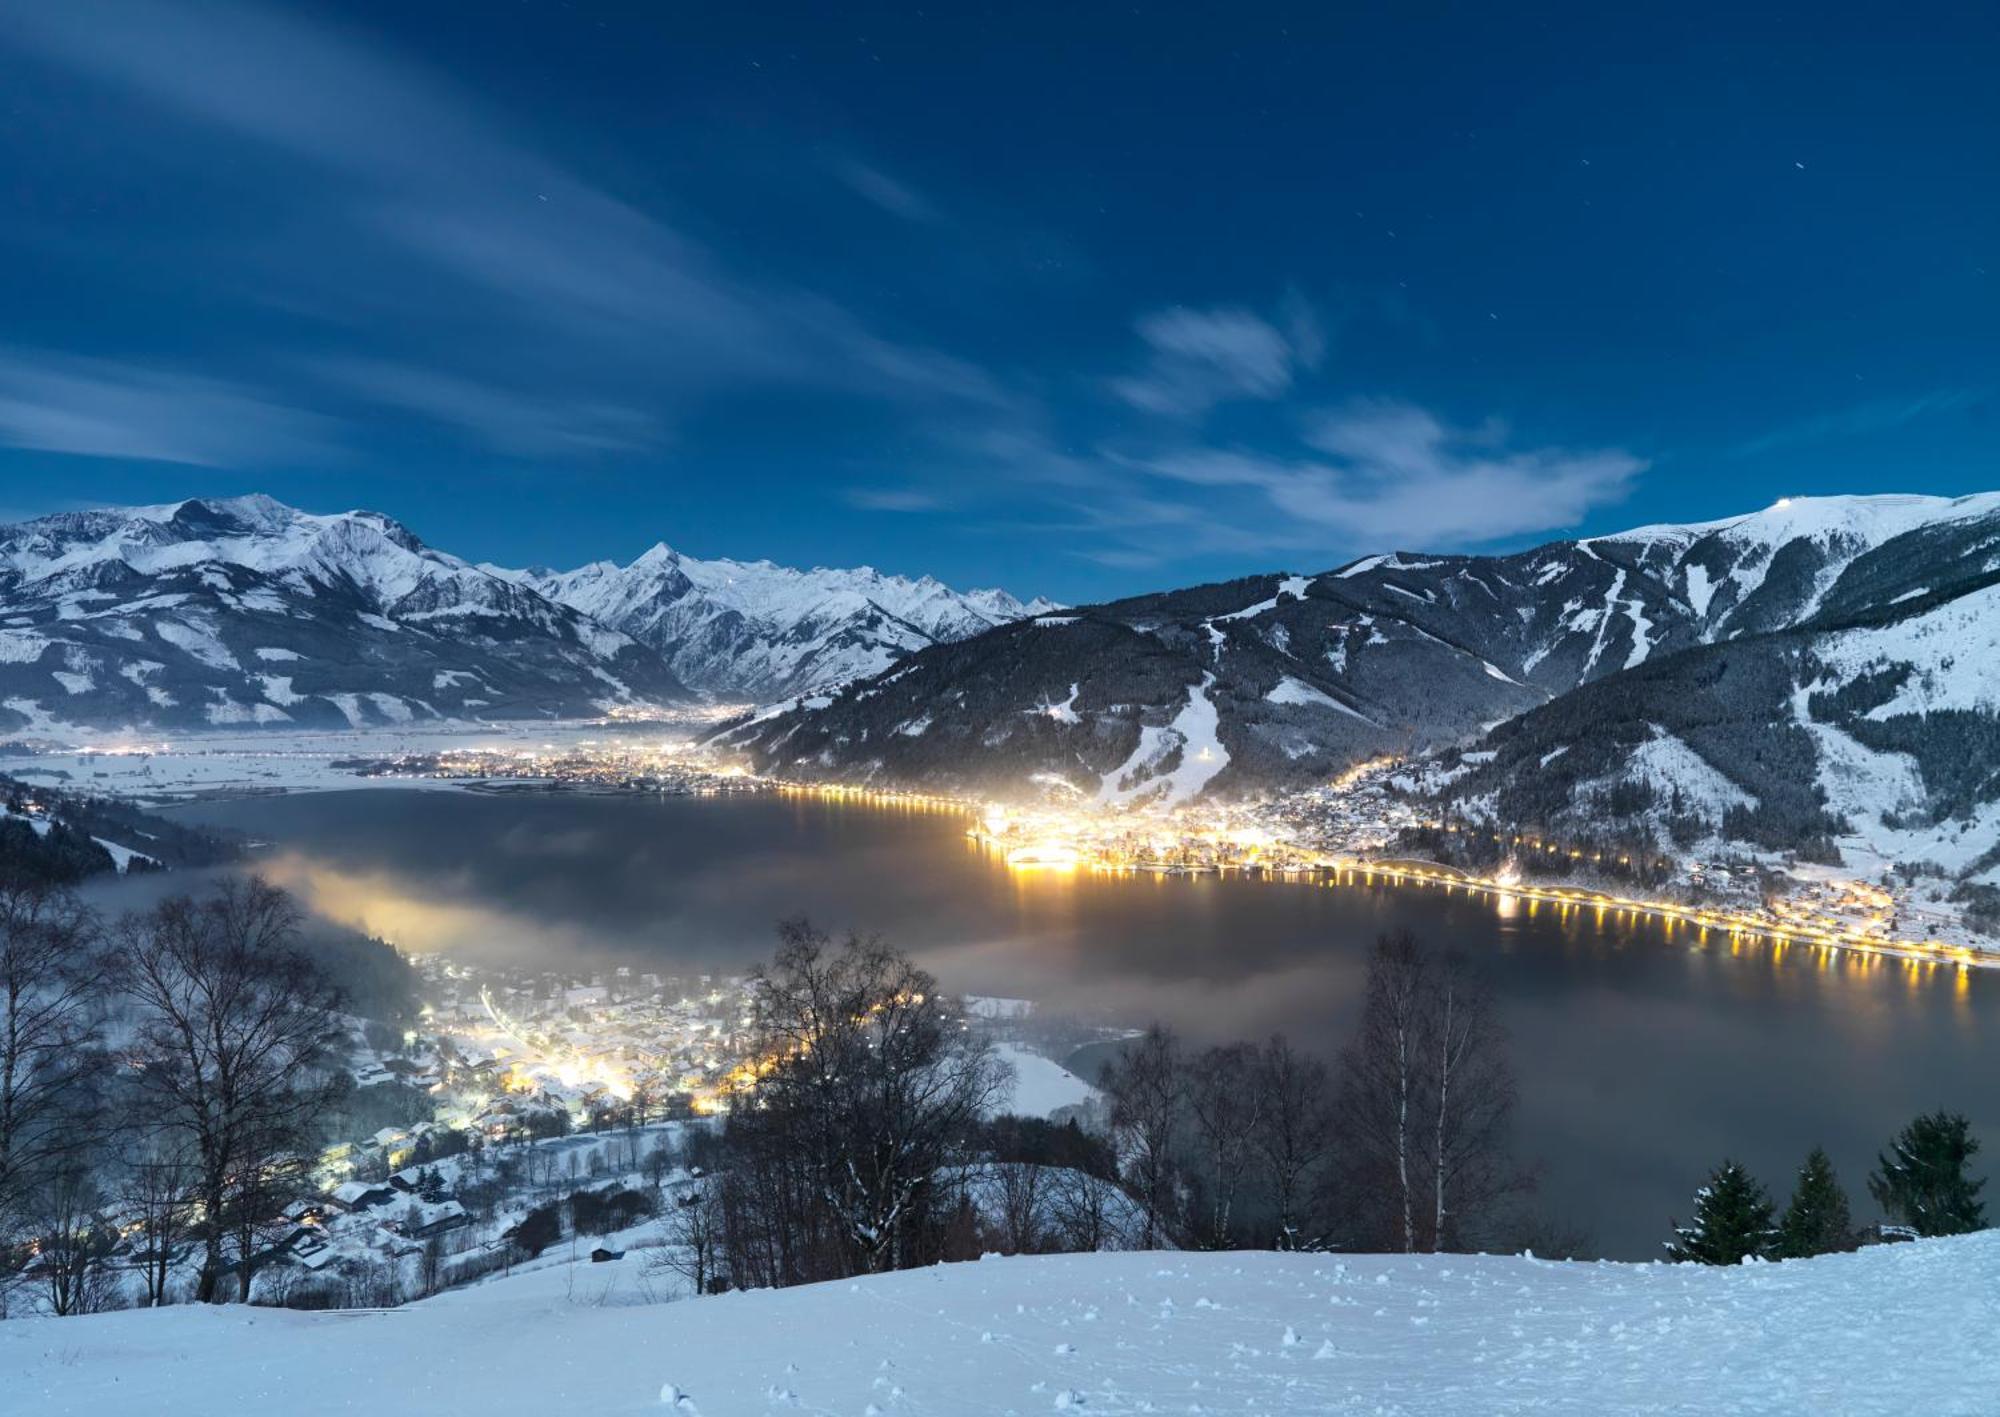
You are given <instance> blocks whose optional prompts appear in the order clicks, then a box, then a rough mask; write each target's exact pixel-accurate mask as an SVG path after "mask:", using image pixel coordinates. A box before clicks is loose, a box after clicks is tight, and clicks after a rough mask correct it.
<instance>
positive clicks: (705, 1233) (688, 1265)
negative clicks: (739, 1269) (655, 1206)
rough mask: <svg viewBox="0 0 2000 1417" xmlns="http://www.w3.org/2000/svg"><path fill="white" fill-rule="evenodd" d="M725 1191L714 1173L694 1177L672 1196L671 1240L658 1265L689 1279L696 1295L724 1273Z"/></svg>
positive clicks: (673, 1188)
mask: <svg viewBox="0 0 2000 1417" xmlns="http://www.w3.org/2000/svg"><path fill="white" fill-rule="evenodd" d="M722 1238H723V1220H722V1191H721V1188H720V1187H719V1186H718V1185H717V1184H716V1181H715V1178H714V1177H712V1176H705V1175H696V1176H693V1177H690V1178H689V1179H688V1181H687V1183H686V1184H685V1185H678V1186H674V1187H672V1188H671V1192H670V1194H669V1196H668V1210H667V1243H666V1245H665V1247H664V1248H663V1249H661V1251H660V1253H659V1256H658V1258H657V1259H655V1260H654V1264H655V1265H656V1266H657V1267H658V1268H661V1269H665V1270H670V1271H672V1272H673V1273H675V1274H678V1275H680V1276H681V1277H682V1278H683V1279H685V1280H687V1282H688V1284H689V1286H690V1287H691V1288H692V1289H693V1290H694V1292H695V1293H696V1294H706V1293H708V1292H709V1291H710V1290H711V1289H713V1288H714V1287H715V1285H716V1283H717V1281H718V1279H719V1278H720V1276H721V1259H722Z"/></svg>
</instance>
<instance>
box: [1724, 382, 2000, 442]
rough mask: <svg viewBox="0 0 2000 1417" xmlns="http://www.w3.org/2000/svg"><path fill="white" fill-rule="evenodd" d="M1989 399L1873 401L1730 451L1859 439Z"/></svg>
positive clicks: (1970, 392)
mask: <svg viewBox="0 0 2000 1417" xmlns="http://www.w3.org/2000/svg"><path fill="white" fill-rule="evenodd" d="M1991 398H1992V395H1991V394H1990V393H1985V392H1981V391H1978V390H1974V389H1937V390H1934V391H1933V392H1931V393H1927V394H1918V395H1915V396H1914V397H1911V398H1900V399H1893V398H1892V399H1873V400H1870V401H1869V402H1867V403H1858V404H1855V405H1853V406H1852V407H1850V408H1844V409H1840V410H1838V411H1836V412H1833V413H1822V414H1816V415H1814V416H1813V417H1811V418H1802V419H1800V420H1799V421H1798V422H1796V423H1789V424H1786V425H1785V426H1784V427H1782V428H1774V429H1772V430H1771V431H1770V432H1769V433H1766V434H1764V435H1763V436H1762V437H1759V438H1752V439H1751V440H1750V441H1748V442H1747V443H1743V444H1740V445H1739V446H1737V447H1736V448H1735V449H1734V451H1735V454H1736V456H1738V457H1745V458H1748V457H1756V456H1757V455H1759V454H1760V453H1768V452H1773V451H1776V450H1777V449H1780V448H1795V447H1805V446H1808V445H1810V444H1813V443H1824V442H1827V441H1828V440H1830V439H1834V438H1860V437H1866V436H1867V435H1869V434H1871V433H1887V432H1891V431H1893V430H1894V429H1897V428H1901V427H1902V426H1904V425H1905V424H1908V423H1915V422H1916V421H1917V420H1918V419H1920V418H1929V417H1931V416H1932V415H1933V414H1939V413H1960V412H1963V411H1965V410H1967V409H1971V408H1975V407H1977V406H1979V405H1980V404H1983V403H1985V402H1987V401H1988V400H1989V399H1991Z"/></svg>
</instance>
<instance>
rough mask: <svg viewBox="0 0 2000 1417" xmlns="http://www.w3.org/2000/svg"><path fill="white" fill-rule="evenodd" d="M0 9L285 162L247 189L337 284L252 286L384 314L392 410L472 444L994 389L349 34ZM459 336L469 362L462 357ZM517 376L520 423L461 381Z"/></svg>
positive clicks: (904, 198)
mask: <svg viewBox="0 0 2000 1417" xmlns="http://www.w3.org/2000/svg"><path fill="white" fill-rule="evenodd" d="M0 11H3V12H4V14H5V16H6V25H5V26H4V28H0V46H7V45H11V46H13V47H15V48H18V49H21V50H25V51H28V52H29V53H31V54H33V55H34V56H36V57H38V58H39V59H40V60H42V61H43V62H45V63H49V64H53V65H56V66H59V67H60V68H61V69H62V70H64V71H67V72H69V73H72V74H75V75H80V76H84V77H87V78H88V79H91V80H93V81H95V82H96V83H98V84H100V85H102V86H104V87H105V88H106V89H107V90H108V91H110V92H112V93H115V94H118V95H121V96H123V97H124V98H126V99H128V100H131V101H132V102H133V103H134V104H135V105H138V107H135V108H134V109H133V112H134V114H135V115H137V114H141V113H143V112H148V111H149V112H150V113H152V114H156V115H157V114H164V115H169V116H171V117H172V118H175V119H178V120H180V121H182V122H185V123H189V124H192V125H196V126H198V127H199V128H203V129H206V130H207V131H208V132H209V133H211V134H214V135H216V136H217V138H219V139H220V140H221V141H224V142H231V143H237V144H243V145H248V148H249V149H254V150H261V151H263V152H266V153H271V154H277V155H280V156H282V157H284V158H286V159H287V160H290V161H293V162H296V163H297V164H299V168H298V172H299V174H300V178H301V180H300V181H298V182H297V183H296V184H293V185H291V186H288V187H285V188H283V189H282V190H280V189H279V188H277V187H273V188H272V189H271V191H270V192H269V193H267V194H265V200H266V201H269V200H273V199H275V200H276V201H277V202H279V203H281V204H282V203H285V202H290V203H293V204H295V205H296V207H297V210H296V212H295V213H294V214H293V217H292V219H291V221H290V223H289V226H288V232H287V235H288V237H291V236H295V235H296V234H297V233H298V232H299V231H305V232H308V233H311V234H312V236H313V237H314V238H315V239H324V240H327V241H329V242H334V243H337V246H336V247H335V248H334V249H336V250H337V252H338V254H339V260H338V261H334V262H329V263H326V264H327V265H330V266H334V267H337V268H338V274H328V273H327V272H325V271H322V270H319V269H315V268H314V266H315V263H314V262H313V261H312V260H311V259H310V258H309V257H306V258H300V257H299V255H298V253H295V252H292V251H289V250H287V251H286V252H284V253H282V255H281V253H278V252H276V251H273V252H270V253H267V254H268V260H267V265H268V267H269V269H270V270H271V271H272V272H273V273H274V274H273V275H272V276H271V277H270V278H271V279H273V280H276V281H282V280H286V279H290V280H291V281H292V282H293V284H294V287H295V288H294V289H291V290H287V291H284V292H283V293H282V294H281V295H280V296H278V297H277V299H278V300H279V301H281V302H282V303H285V304H287V305H293V306H297V307H301V308H308V309H317V310H318V311H319V312H320V313H322V314H324V315H325V317H326V318H328V319H330V320H339V321H341V322H343V323H344V322H348V321H351V320H352V319H353V318H355V312H357V311H368V312H372V313H374V314H376V315H378V316H381V317H384V318H381V319H380V320H379V328H378V329H376V330H375V331H372V332H371V333H372V334H373V335H374V336H376V337H377V341H378V346H379V347H378V350H377V351H376V353H377V354H378V355H380V356H384V357H388V352H389V349H390V348H391V347H394V346H400V348H398V349H396V351H395V353H394V354H393V357H392V358H389V362H393V363H399V364H401V365H403V366H405V368H406V370H407V371H410V372H415V371H417V370H419V369H423V370H428V371H429V372H428V377H426V378H423V379H418V380H413V381H412V386H411V387H410V389H408V390H407V391H406V392H405V393H404V395H403V396H402V397H401V398H400V399H399V403H400V405H401V406H402V407H405V408H407V409H409V410H410V411H412V412H416V413H420V414H425V415H427V416H436V417H438V418H439V419H440V420H441V421H443V422H445V423H447V424H450V425H452V426H455V427H461V428H466V429H468V430H470V431H472V432H473V433H474V434H475V436H477V437H478V438H479V439H480V440H481V441H483V442H484V443H485V444H486V445H488V446H490V447H499V448H518V449H522V450H524V451H529V452H536V451H552V450H557V449H559V448H560V447H562V446H564V445H565V444H568V443H570V442H572V441H574V440H576V439H578V438H580V441H581V443H582V444H583V445H586V446H589V445H599V444H604V443H606V442H617V441H621V440H632V439H638V440H640V441H650V438H639V434H638V426H637V424H636V422H634V421H632V420H629V419H627V418H626V417H625V416H624V414H623V413H622V412H614V411H617V410H627V409H631V408H633V407H635V406H636V405H638V404H640V403H642V402H643V403H644V404H646V405H647V407H646V409H645V411H644V413H643V415H642V416H643V417H645V418H650V419H654V420H658V419H660V418H663V417H666V416H670V415H671V414H672V413H673V412H674V411H676V410H677V409H679V408H680V407H681V406H682V405H684V404H686V403H687V402H689V401H691V400H693V399H698V398H701V397H703V396H706V395H709V394H712V393H715V392H717V391H733V390H738V389H741V388H744V387H746V386H759V385H762V386H771V385H790V386H797V387H806V388H814V389H833V390H838V391H841V392H845V393H851V394H855V395H859V396H862V397H867V398H873V399H881V400H889V401H914V402H919V403H929V402H936V401H953V400H971V401H973V402H978V403H983V404H987V405H989V406H994V405H998V404H1001V403H1004V402H1005V396H1004V395H1003V394H1002V393H1001V391H1000V390H999V389H998V386H997V385H996V384H995V382H994V381H993V380H992V379H991V378H990V377H989V376H987V375H986V374H985V372H984V371H982V370H979V369H977V368H975V367H974V366H972V365H971V364H969V363H968V362H966V361H964V360H962V359H958V358H955V357H953V356H951V355H949V354H947V353H945V352H943V351H937V350H932V349H928V348H925V347H923V346H921V345H913V344H907V343H904V342H902V341H900V340H898V339H896V338H895V337H893V336H892V335H890V334H887V333H884V332H883V331H881V330H878V329H876V328H874V327H873V326H872V325H871V323H870V322H869V321H868V320H867V319H865V318H864V317H863V316H861V315H860V314H858V313H857V312H855V311H854V310H852V309H850V308H848V307H847V306H846V305H844V304H842V303H840V302H838V301H835V300H833V299H830V298H828V297H826V296H824V295H822V294H819V293H817V292H814V291H812V290H809V289H801V288H795V287H791V286H787V285H784V284H782V283H780V282H776V281H772V280H768V279H761V278H751V277H748V276H746V275H745V274H743V273H741V272H739V271H735V270H732V269H731V268H730V266H729V263H728V262H727V261H725V260H724V259H723V258H722V257H721V256H719V255H718V254H717V253H716V252H715V251H713V250H711V249H710V248H709V247H707V246H706V245H704V244H703V243H702V242H700V241H697V240H695V239H693V238H691V237H690V236H688V235H687V234H686V233H685V232H683V231H682V230H679V229H677V228H676V227H675V226H673V225H670V224H669V223H668V222H667V221H665V220H663V219H662V218H661V217H660V216H658V215H657V214H655V213H651V212H648V211H643V210H640V209H639V208H637V207H635V206H633V205H632V204H630V203H628V202H626V201H624V200H622V199H621V198H619V197H618V196H616V195H614V194H612V193H610V192H608V191H605V190H603V189H602V188H600V187H598V186H596V185H594V184H592V183H589V182H586V181H584V180H582V179H581V178H579V177H577V176H575V175H573V174H572V173H571V172H569V171H568V170H566V169H565V168H564V167H563V166H562V165H561V164H560V163H558V162H556V161H554V160H552V159H551V158H549V157H547V156H545V155H544V154H543V153H542V152H540V151H538V150H537V148H536V147H535V145H534V144H533V143H532V141H530V140H528V139H526V138H524V137H523V136H521V135H520V134H518V133H517V132H516V131H515V130H514V129H513V127H512V126H511V125H510V124H509V123H508V122H507V121H506V120H504V119H503V118H501V117H500V116H499V115H496V114H493V113H490V112H487V111H486V110H485V109H484V108H483V107H482V105H481V104H480V103H479V102H478V101H477V99H476V98H475V97H474V96H472V95H471V94H469V93H466V92H464V91H462V90H460V89H459V88H457V87H456V86H455V85H454V84H453V83H451V82H450V81H449V80H448V79H446V78H444V77H443V76H441V75H438V74H436V73H433V72H431V71H428V70H425V69H423V68H421V67H419V66H417V65H414V64H410V63H407V62H405V61H403V60H401V59H400V58H398V57H396V56H395V55H393V54H390V53H386V52H383V51H382V50H380V49H379V48H378V47H376V46H375V45H373V44H371V43H370V42H369V41H368V40H366V39H365V38H362V37H360V36H359V35H357V34H354V33H350V32H348V31H345V30H342V29H338V28H336V27H334V26H332V25H328V24H320V23H316V22H314V21H312V20H310V19H307V18H306V17H304V16H303V15H302V14H300V13H297V12H294V11H290V10H284V9H279V8H275V7H265V6H260V5H255V4H248V3H235V0H69V3H65V4H62V5H33V4H11V3H9V4H4V5H0ZM132 121H133V122H134V123H135V125H138V124H143V123H144V122H145V121H146V120H145V119H144V118H143V117H138V116H135V117H134V118H133V119H132ZM212 167H213V169H214V170H218V171H222V170H226V167H225V165H223V164H214V165H212ZM845 176H846V180H847V181H848V182H849V185H850V186H856V187H857V189H859V188H866V189H867V190H866V191H865V192H864V195H867V196H869V198H870V199H871V200H874V201H876V202H877V203H878V205H885V206H888V207H891V208H900V214H901V215H904V216H906V217H909V218H910V219H913V220H916V219H921V218H922V217H923V215H924V213H926V212H927V211H929V210H930V209H929V207H928V204H927V203H925V202H924V201H923V199H922V198H921V197H920V196H918V195H917V194H916V193H915V192H914V191H912V190H910V189H908V188H906V187H903V186H902V185H901V184H898V183H896V182H895V181H894V180H893V179H891V178H888V177H887V176H886V175H885V174H882V173H879V172H876V171H875V170H874V169H872V168H863V167H860V166H859V165H853V166H850V168H849V169H848V170H847V172H846V174H845ZM385 302H386V304H385ZM474 346H476V348H477V350H478V351H479V352H481V353H482V354H484V355H485V356H486V357H485V358H483V359H480V358H468V357H467V350H468V349H469V348H473V347H474ZM502 349H504V350H507V351H511V352H512V353H513V356H514V358H515V360H516V367H515V368H514V369H513V370H511V371H510V373H511V378H510V379H505V380H495V379H494V378H493V377H492V372H491V370H490V368H483V367H482V365H484V364H490V362H491V354H492V352H493V351H496V350H502ZM385 367H386V365H385ZM531 376H532V379H533V381H534V382H535V383H536V385H537V386H538V387H541V388H543V389H544V390H545V391H546V392H545V394H544V396H543V397H544V401H545V404H546V405H547V407H545V408H544V410H543V412H541V413H539V414H538V413H535V412H533V411H532V410H530V411H528V412H525V413H524V412H522V411H520V410H516V409H512V408H509V407H508V406H507V404H506V402H505V401H504V400H493V399H489V398H486V397H484V396H483V395H482V394H481V392H480V388H481V386H487V385H493V384H496V383H499V384H505V383H507V382H512V383H516V384H522V383H526V382H528V381H529V378H530V377H531ZM373 392H374V394H375V395H376V396H377V397H387V395H388V393H389V391H388V390H387V389H386V388H384V387H377V388H376V389H374V391H373ZM591 406H595V407H596V408H598V409H599V410H600V412H599V413H598V414H595V415H591V416H588V417H586V418H584V419H583V423H584V424H585V425H586V426H585V427H584V428H583V429H582V430H578V429H575V428H570V427H566V426H565V424H566V423H568V422H571V421H573V420H570V419H568V418H566V417H564V416H557V415H555V414H554V413H553V410H554V409H557V408H569V409H580V408H586V407H591ZM619 428H622V429H623V430H624V431H622V432H620V431H616V429H619ZM537 429H541V430H543V431H541V432H538V431H537Z"/></svg>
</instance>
